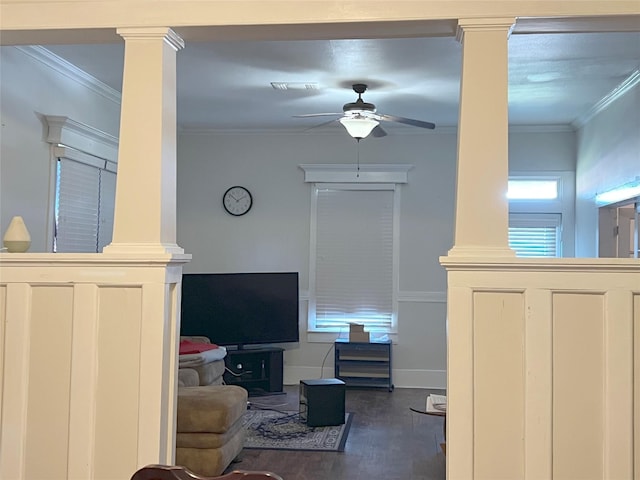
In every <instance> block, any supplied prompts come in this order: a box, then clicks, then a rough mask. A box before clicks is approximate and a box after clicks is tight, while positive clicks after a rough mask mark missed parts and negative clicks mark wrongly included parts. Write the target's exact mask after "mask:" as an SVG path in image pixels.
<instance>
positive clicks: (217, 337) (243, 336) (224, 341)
mask: <svg viewBox="0 0 640 480" xmlns="http://www.w3.org/2000/svg"><path fill="white" fill-rule="evenodd" d="M298 313H299V307H298V272H270V273H187V274H184V275H183V276H182V308H181V327H180V334H181V335H204V336H206V337H209V338H210V339H211V342H213V343H215V344H217V345H225V346H236V347H237V348H243V347H244V346H245V345H259V344H269V343H286V342H297V341H298V340H299V330H298Z"/></svg>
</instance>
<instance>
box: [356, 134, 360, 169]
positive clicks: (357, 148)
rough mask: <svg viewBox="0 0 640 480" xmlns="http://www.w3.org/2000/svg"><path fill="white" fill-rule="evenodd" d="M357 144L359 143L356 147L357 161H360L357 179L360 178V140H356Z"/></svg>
mask: <svg viewBox="0 0 640 480" xmlns="http://www.w3.org/2000/svg"><path fill="white" fill-rule="evenodd" d="M356 142H357V143H358V145H357V147H356V151H357V159H358V165H357V170H356V178H360V139H359V138H356Z"/></svg>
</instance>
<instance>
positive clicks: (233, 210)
mask: <svg viewBox="0 0 640 480" xmlns="http://www.w3.org/2000/svg"><path fill="white" fill-rule="evenodd" d="M252 205H253V197H252V196H251V193H250V192H249V190H247V189H246V188H244V187H241V186H239V185H236V186H234V187H231V188H229V189H228V190H227V191H226V192H224V195H223V196H222V206H223V207H224V209H225V210H226V211H227V213H229V214H231V215H233V216H234V217H239V216H241V215H244V214H245V213H247V212H248V211H249V210H251V206H252Z"/></svg>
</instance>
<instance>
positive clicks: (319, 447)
mask: <svg viewBox="0 0 640 480" xmlns="http://www.w3.org/2000/svg"><path fill="white" fill-rule="evenodd" d="M352 418H353V414H351V413H347V414H346V418H345V423H344V425H337V426H335V427H309V426H307V424H306V423H304V422H302V421H301V420H300V417H299V415H298V412H277V411H275V410H258V409H252V410H247V412H246V413H245V414H244V419H243V424H244V426H245V427H246V428H247V439H246V441H245V443H244V448H256V449H267V450H311V451H317V452H343V451H344V445H345V443H346V442H347V435H348V434H349V428H350V427H351V419H352Z"/></svg>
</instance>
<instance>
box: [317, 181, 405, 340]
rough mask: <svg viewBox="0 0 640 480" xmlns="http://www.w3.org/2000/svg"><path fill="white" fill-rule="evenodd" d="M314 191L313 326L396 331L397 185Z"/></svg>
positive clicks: (327, 329) (319, 329)
mask: <svg viewBox="0 0 640 480" xmlns="http://www.w3.org/2000/svg"><path fill="white" fill-rule="evenodd" d="M315 194H316V195H315V196H314V203H315V205H314V208H315V215H313V214H312V252H313V253H314V254H312V262H311V276H310V301H309V309H310V311H309V330H310V331H316V332H341V331H342V332H344V331H345V330H346V329H347V328H348V324H349V323H352V322H356V323H361V324H364V325H365V329H366V330H368V331H371V332H376V331H377V332H392V331H394V329H395V324H396V322H395V318H396V304H395V301H394V275H395V271H396V267H395V260H394V259H395V258H397V257H396V255H394V238H397V235H396V232H395V231H394V230H395V229H396V228H397V227H396V225H397V222H394V215H395V209H394V204H395V203H396V202H395V195H396V191H395V185H351V186H349V185H342V186H341V187H333V186H316V190H315ZM396 243H397V242H396ZM314 247H315V248H314Z"/></svg>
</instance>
